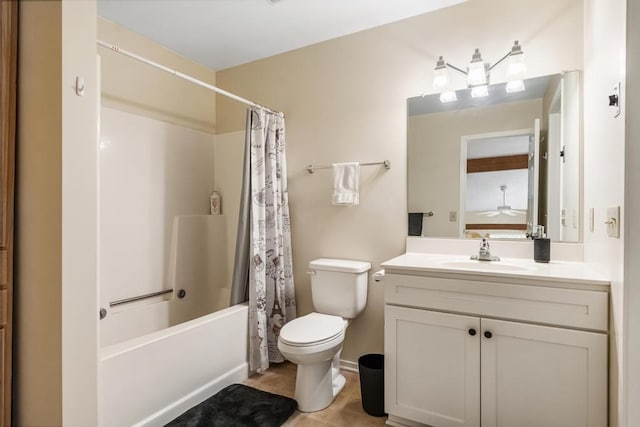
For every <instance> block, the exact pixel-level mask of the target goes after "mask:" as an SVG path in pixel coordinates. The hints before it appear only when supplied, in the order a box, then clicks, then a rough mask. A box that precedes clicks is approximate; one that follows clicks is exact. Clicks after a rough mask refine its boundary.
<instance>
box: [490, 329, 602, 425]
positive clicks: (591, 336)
mask: <svg viewBox="0 0 640 427" xmlns="http://www.w3.org/2000/svg"><path fill="white" fill-rule="evenodd" d="M481 323H482V337H481V339H482V345H481V354H482V357H481V360H482V362H481V371H480V372H481V374H480V375H481V377H482V391H481V395H482V404H481V413H482V427H513V426H518V427H540V426H545V427H606V425H607V335H606V334H604V333H595V332H584V331H575V330H571V329H562V328H554V327H548V326H539V325H531V324H525V323H516V322H507V321H500V320H490V319H489V320H487V319H482V322H481Z"/></svg>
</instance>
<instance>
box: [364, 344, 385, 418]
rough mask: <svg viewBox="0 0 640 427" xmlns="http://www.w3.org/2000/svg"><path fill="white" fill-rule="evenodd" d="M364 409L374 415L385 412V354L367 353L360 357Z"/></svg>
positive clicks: (377, 415)
mask: <svg viewBox="0 0 640 427" xmlns="http://www.w3.org/2000/svg"><path fill="white" fill-rule="evenodd" d="M358 369H359V371H360V395H361V396H362V409H364V411H365V412H366V413H367V414H369V415H373V416H374V417H383V416H384V415H385V413H384V355H383V354H365V355H364V356H360V358H359V359H358Z"/></svg>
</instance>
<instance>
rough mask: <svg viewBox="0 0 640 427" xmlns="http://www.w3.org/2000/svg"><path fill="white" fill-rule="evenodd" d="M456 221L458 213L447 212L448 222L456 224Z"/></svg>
mask: <svg viewBox="0 0 640 427" xmlns="http://www.w3.org/2000/svg"><path fill="white" fill-rule="evenodd" d="M457 220H458V212H456V211H450V212H449V221H450V222H456V221H457Z"/></svg>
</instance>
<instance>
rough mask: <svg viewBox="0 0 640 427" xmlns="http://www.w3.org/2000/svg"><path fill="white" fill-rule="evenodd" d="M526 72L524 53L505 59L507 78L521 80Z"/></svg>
mask: <svg viewBox="0 0 640 427" xmlns="http://www.w3.org/2000/svg"><path fill="white" fill-rule="evenodd" d="M526 72H527V64H526V62H525V57H524V53H519V54H517V55H514V54H511V55H509V58H507V78H508V79H518V80H522V78H523V77H524V75H525V73H526Z"/></svg>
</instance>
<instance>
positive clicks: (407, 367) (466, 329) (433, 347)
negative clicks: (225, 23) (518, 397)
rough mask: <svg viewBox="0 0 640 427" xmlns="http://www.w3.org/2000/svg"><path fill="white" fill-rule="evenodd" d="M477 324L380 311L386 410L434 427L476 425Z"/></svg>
mask: <svg viewBox="0 0 640 427" xmlns="http://www.w3.org/2000/svg"><path fill="white" fill-rule="evenodd" d="M479 326H480V319H479V318H477V317H470V316H461V315H456V314H448V313H439V312H434V311H428V310H416V309H412V308H404V307H394V306H390V305H387V306H385V409H386V412H387V413H388V414H389V415H394V416H397V417H402V418H406V419H409V420H412V421H417V422H420V423H424V424H427V425H430V426H436V427H461V426H464V427H479V426H480V333H479Z"/></svg>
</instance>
